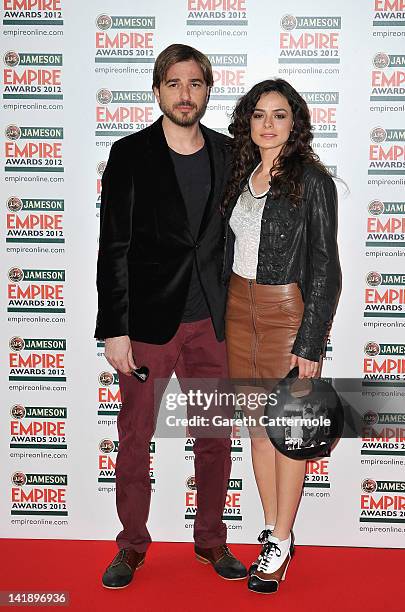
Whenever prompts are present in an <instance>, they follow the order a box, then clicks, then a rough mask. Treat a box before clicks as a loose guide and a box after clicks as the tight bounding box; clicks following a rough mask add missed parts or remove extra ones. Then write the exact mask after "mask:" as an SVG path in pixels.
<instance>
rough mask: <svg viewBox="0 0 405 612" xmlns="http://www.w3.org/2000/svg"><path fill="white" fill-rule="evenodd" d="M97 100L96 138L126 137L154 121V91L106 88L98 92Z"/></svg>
mask: <svg viewBox="0 0 405 612" xmlns="http://www.w3.org/2000/svg"><path fill="white" fill-rule="evenodd" d="M96 100H97V106H96V131H95V135H96V136H126V135H127V134H131V133H132V132H136V131H137V130H143V129H144V128H146V127H147V126H148V125H150V124H151V123H152V122H153V120H154V117H153V111H154V102H155V96H154V94H153V92H152V91H125V90H120V91H117V90H112V91H111V90H110V89H107V88H106V87H104V88H103V89H99V90H98V92H97V95H96Z"/></svg>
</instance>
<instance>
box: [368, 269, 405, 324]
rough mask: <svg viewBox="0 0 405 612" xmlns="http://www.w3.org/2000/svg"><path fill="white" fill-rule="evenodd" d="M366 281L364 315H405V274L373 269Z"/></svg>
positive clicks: (395, 316) (398, 316) (393, 316)
mask: <svg viewBox="0 0 405 612" xmlns="http://www.w3.org/2000/svg"><path fill="white" fill-rule="evenodd" d="M365 281H366V285H367V287H366V288H365V290H364V317H379V318H382V317H389V318H402V317H405V310H404V305H405V274H391V273H380V272H377V271H372V272H369V273H368V274H367V275H366V278H365Z"/></svg>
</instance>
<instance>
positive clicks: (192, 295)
mask: <svg viewBox="0 0 405 612" xmlns="http://www.w3.org/2000/svg"><path fill="white" fill-rule="evenodd" d="M170 154H171V157H172V160H173V163H174V169H175V172H176V177H177V181H178V183H179V187H180V191H181V194H182V196H183V200H184V203H185V205H186V210H187V216H188V221H189V224H190V230H191V233H192V235H193V237H194V239H195V240H197V236H198V232H199V229H200V225H201V220H202V217H203V214H204V209H205V205H206V204H207V200H208V196H209V194H210V190H211V169H210V159H209V156H208V151H207V146H206V145H204V146H203V148H202V149H200V150H199V151H197V152H196V153H192V154H191V155H181V154H180V153H176V151H173V150H172V149H170ZM209 316H210V311H209V308H208V304H207V301H206V299H205V296H204V291H203V288H202V287H201V282H200V279H199V276H198V270H197V265H196V262H195V260H194V265H193V271H192V274H191V281H190V287H189V290H188V295H187V300H186V305H185V308H184V312H183V317H182V321H183V322H185V323H190V322H192V321H200V320H201V319H206V318H208V317H209Z"/></svg>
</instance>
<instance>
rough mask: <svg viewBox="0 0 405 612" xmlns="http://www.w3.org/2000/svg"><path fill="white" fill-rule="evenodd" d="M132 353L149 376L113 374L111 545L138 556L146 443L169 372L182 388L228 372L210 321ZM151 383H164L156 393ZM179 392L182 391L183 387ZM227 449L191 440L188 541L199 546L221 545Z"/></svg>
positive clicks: (225, 442)
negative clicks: (117, 402)
mask: <svg viewBox="0 0 405 612" xmlns="http://www.w3.org/2000/svg"><path fill="white" fill-rule="evenodd" d="M132 350H133V354H134V357H135V363H136V364H137V366H138V367H140V366H141V365H145V366H147V367H148V368H149V371H150V375H149V378H148V380H147V381H146V382H145V383H140V382H139V381H138V380H136V379H135V378H134V377H132V376H125V375H124V374H119V382H120V389H121V397H122V408H121V411H120V413H119V415H118V419H117V426H118V439H119V448H118V454H117V462H116V502H117V510H118V516H119V518H120V520H121V523H122V525H123V530H122V531H121V532H120V533H119V534H118V536H117V543H118V546H119V548H133V549H135V550H136V551H138V552H144V551H146V549H147V547H148V545H149V543H150V542H151V537H150V535H149V532H148V529H147V527H146V522H147V520H148V515H149V506H150V498H151V484H150V476H149V461H150V460H149V442H150V440H151V438H152V436H153V433H154V428H155V418H156V414H155V406H158V405H159V403H160V400H161V397H162V395H163V393H164V390H165V388H166V386H167V383H168V382H169V379H170V377H171V375H172V373H173V372H175V374H176V376H177V378H178V379H179V383H180V386H181V387H182V381H181V379H182V378H188V379H190V378H226V377H227V376H228V368H227V357H226V348H225V342H218V340H217V339H216V336H215V332H214V329H213V326H212V322H211V319H204V320H202V321H196V322H194V323H181V324H180V327H179V329H178V330H177V333H176V335H175V336H174V338H172V340H170V342H167V343H166V344H162V345H158V344H147V343H144V342H134V341H132ZM154 379H166V381H167V382H166V384H159V390H156V389H155V385H154ZM182 390H183V391H184V392H187V391H186V390H185V389H184V388H183V387H182ZM155 393H156V394H157V397H155ZM230 449H231V441H230V438H229V437H226V438H218V437H216V438H215V437H211V438H210V437H207V438H204V437H197V438H196V440H195V443H194V454H195V461H194V465H195V482H196V486H197V494H198V502H197V503H198V507H197V514H196V517H195V521H194V540H195V543H196V544H197V545H198V546H200V547H202V548H211V547H213V546H218V545H221V544H224V543H225V542H226V526H225V524H224V523H223V521H222V513H223V508H224V504H225V497H226V492H227V488H228V479H229V475H230V471H231V457H230ZM179 512H181V508H179Z"/></svg>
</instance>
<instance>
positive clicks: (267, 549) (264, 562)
mask: <svg viewBox="0 0 405 612" xmlns="http://www.w3.org/2000/svg"><path fill="white" fill-rule="evenodd" d="M274 556H276V557H281V549H280V547H279V545H278V544H276V542H266V543H265V544H264V546H263V550H262V554H261V559H260V563H259V566H258V568H257V569H258V571H259V572H260V571H264V572H265V571H266V570H267V568H268V567H269V565H270V562H271V560H272V558H273V557H274Z"/></svg>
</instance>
